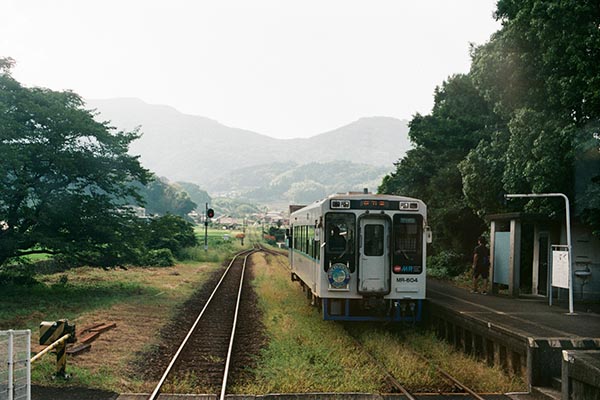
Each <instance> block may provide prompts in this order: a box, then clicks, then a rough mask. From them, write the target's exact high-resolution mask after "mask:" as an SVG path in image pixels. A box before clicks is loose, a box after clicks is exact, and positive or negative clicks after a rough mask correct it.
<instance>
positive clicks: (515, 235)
mask: <svg viewBox="0 0 600 400" xmlns="http://www.w3.org/2000/svg"><path fill="white" fill-rule="evenodd" d="M486 219H487V220H488V221H489V223H490V264H491V271H490V281H491V283H492V292H493V293H495V294H498V293H504V294H507V295H509V296H513V297H518V296H522V295H533V296H544V297H548V294H549V293H551V291H552V293H553V298H554V299H558V300H559V301H560V300H561V299H565V300H566V299H568V290H567V289H562V288H558V287H552V282H551V280H552V279H551V277H552V259H553V257H552V252H553V246H561V247H562V249H566V246H565V245H566V243H567V240H566V236H567V235H566V227H565V222H564V219H562V220H559V219H552V218H549V217H548V216H546V215H542V214H531V213H522V212H515V213H505V214H493V215H487V216H486ZM571 242H572V243H571V245H572V262H573V272H572V276H571V279H573V298H574V300H575V301H585V302H592V303H595V302H600V239H599V238H598V237H597V236H594V235H593V233H592V231H591V229H590V228H589V227H586V226H584V225H581V224H578V223H577V222H576V221H575V222H573V221H572V223H571ZM554 249H558V247H554Z"/></svg>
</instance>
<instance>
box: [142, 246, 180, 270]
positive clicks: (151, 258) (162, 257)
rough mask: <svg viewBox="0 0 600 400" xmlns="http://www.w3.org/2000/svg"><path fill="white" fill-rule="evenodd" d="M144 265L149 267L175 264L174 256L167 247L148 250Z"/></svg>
mask: <svg viewBox="0 0 600 400" xmlns="http://www.w3.org/2000/svg"><path fill="white" fill-rule="evenodd" d="M146 265H148V266H150V267H171V266H173V265H175V257H173V252H171V250H169V249H157V250H150V251H148V255H147V256H146Z"/></svg>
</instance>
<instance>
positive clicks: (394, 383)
mask: <svg viewBox="0 0 600 400" xmlns="http://www.w3.org/2000/svg"><path fill="white" fill-rule="evenodd" d="M344 329H346V332H348V336H350V337H351V338H352V339H353V340H354V343H356V345H357V346H358V348H360V349H361V350H362V351H363V352H364V353H365V354H366V355H367V356H369V358H370V359H371V362H373V363H374V364H375V365H377V367H378V368H379V369H380V370H381V371H382V372H383V373H384V374H385V377H386V379H387V380H388V381H389V382H390V383H391V384H392V386H394V387H395V388H396V389H398V390H399V391H400V392H402V394H403V395H404V396H406V398H407V399H408V400H417V399H416V397H415V396H413V395H412V394H411V393H410V392H409V391H408V390H407V389H406V388H405V387H404V385H402V384H401V383H400V381H398V379H396V378H395V377H394V375H392V373H391V372H390V371H389V370H388V369H387V368H386V366H385V365H383V363H382V362H381V361H379V360H378V359H377V358H376V357H375V356H374V355H373V353H371V352H370V351H369V350H367V348H366V347H365V346H364V345H363V344H362V343H361V342H360V340H358V339H357V338H356V337H355V336H354V335H353V334H352V333H351V332H350V331H348V329H347V327H346V326H344Z"/></svg>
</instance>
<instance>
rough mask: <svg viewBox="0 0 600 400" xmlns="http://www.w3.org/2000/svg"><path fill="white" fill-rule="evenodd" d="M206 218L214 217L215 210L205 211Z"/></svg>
mask: <svg viewBox="0 0 600 400" xmlns="http://www.w3.org/2000/svg"><path fill="white" fill-rule="evenodd" d="M206 216H207V217H208V218H212V217H214V216H215V210H213V209H212V208H209V209H208V210H206Z"/></svg>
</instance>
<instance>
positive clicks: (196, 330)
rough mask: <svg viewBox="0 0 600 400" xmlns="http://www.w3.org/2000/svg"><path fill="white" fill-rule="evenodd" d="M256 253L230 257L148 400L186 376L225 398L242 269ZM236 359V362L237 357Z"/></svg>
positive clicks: (244, 253)
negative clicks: (166, 386) (169, 384)
mask: <svg viewBox="0 0 600 400" xmlns="http://www.w3.org/2000/svg"><path fill="white" fill-rule="evenodd" d="M255 251H257V250H256V249H251V250H246V251H243V252H240V253H238V254H236V255H235V256H234V257H233V259H232V260H231V262H230V264H229V265H228V267H227V269H226V270H225V272H224V273H223V275H222V277H221V279H220V280H219V282H218V284H217V286H216V288H215V289H214V291H213V292H212V294H211V295H210V297H209V298H208V300H207V302H206V304H205V305H204V308H203V309H202V311H201V312H200V314H199V315H198V317H197V318H196V320H195V321H194V324H193V326H192V327H191V328H190V330H189V331H188V333H187V335H186V337H185V338H184V339H183V341H182V343H181V344H180V346H179V348H178V349H177V352H176V353H175V354H174V355H173V357H172V358H171V361H170V362H169V365H168V366H167V368H166V369H165V371H164V373H163V375H162V376H161V379H160V380H159V382H158V384H157V385H156V387H155V389H154V391H153V392H152V394H151V395H150V396H149V397H148V399H149V400H154V399H157V398H158V396H159V394H160V393H161V391H162V388H163V385H165V383H167V382H173V381H176V380H177V379H186V378H187V377H189V376H193V377H195V379H196V380H197V381H198V383H200V384H201V385H202V386H203V387H206V388H208V390H210V391H211V392H213V393H219V392H220V393H221V398H224V395H225V389H226V383H227V376H228V368H229V365H230V360H231V356H232V353H233V351H232V350H233V342H234V336H235V324H236V322H237V315H238V311H239V308H240V302H241V295H242V289H243V285H244V284H243V282H244V273H245V267H246V263H247V260H248V257H249V256H250V255H251V254H252V253H254V252H255ZM237 357H238V359H239V358H240V355H237ZM241 357H242V358H243V355H242V356H241ZM240 361H241V360H240ZM237 364H238V365H239V364H242V363H241V362H238V363H237Z"/></svg>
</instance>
